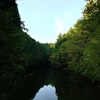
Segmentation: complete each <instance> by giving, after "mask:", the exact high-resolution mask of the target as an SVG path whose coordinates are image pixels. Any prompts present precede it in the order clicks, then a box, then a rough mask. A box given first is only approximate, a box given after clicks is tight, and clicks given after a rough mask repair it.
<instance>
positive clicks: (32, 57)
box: [0, 0, 100, 100]
mask: <svg viewBox="0 0 100 100" xmlns="http://www.w3.org/2000/svg"><path fill="white" fill-rule="evenodd" d="M86 2H87V4H86V5H85V7H84V11H83V17H82V18H81V19H78V20H77V23H75V25H74V27H72V28H70V29H69V31H68V32H66V33H65V34H63V33H59V35H58V39H57V41H56V43H44V44H43V43H40V42H38V41H36V40H35V39H33V38H31V37H30V36H29V35H28V34H27V32H28V29H27V28H26V27H25V24H24V21H21V18H20V14H19V11H18V7H17V6H18V5H17V3H16V0H0V25H1V27H0V98H2V99H1V100H10V99H11V98H12V97H13V96H14V95H13V94H12V93H14V92H16V89H17V88H20V86H21V83H22V82H23V81H24V80H25V79H26V78H27V77H29V76H30V74H31V73H33V72H34V68H36V67H41V66H43V67H48V66H49V67H53V68H55V69H60V70H65V71H68V70H71V71H73V72H75V73H79V74H81V75H83V76H85V77H87V78H90V79H91V80H92V81H93V82H94V81H95V80H98V81H100V0H86ZM9 90H11V92H9Z"/></svg>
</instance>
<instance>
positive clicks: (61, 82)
mask: <svg viewBox="0 0 100 100" xmlns="http://www.w3.org/2000/svg"><path fill="white" fill-rule="evenodd" d="M54 76H55V81H54V84H55V88H56V93H57V95H58V100H99V99H100V90H99V88H98V87H97V86H95V85H94V84H92V83H90V82H89V80H88V79H86V78H84V77H82V76H79V75H77V74H73V73H71V72H64V71H60V70H55V71H54Z"/></svg>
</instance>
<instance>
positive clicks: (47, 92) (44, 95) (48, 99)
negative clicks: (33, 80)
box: [32, 85, 57, 100]
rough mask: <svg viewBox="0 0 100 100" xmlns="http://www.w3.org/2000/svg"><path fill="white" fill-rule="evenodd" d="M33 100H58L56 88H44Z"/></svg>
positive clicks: (49, 86)
mask: <svg viewBox="0 0 100 100" xmlns="http://www.w3.org/2000/svg"><path fill="white" fill-rule="evenodd" d="M32 100H57V96H56V94H55V87H52V86H51V85H48V86H43V87H42V88H41V89H40V90H39V92H38V93H37V94H36V96H35V98H34V99H32Z"/></svg>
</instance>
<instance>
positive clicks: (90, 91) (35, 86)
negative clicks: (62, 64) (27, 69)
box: [13, 68, 100, 100]
mask: <svg viewBox="0 0 100 100" xmlns="http://www.w3.org/2000/svg"><path fill="white" fill-rule="evenodd" d="M16 93H17V96H15V98H14V99H13V100H30V99H31V100H100V88H99V87H98V86H97V85H96V84H93V83H91V82H90V81H89V80H88V79H86V78H84V77H82V76H80V75H78V74H75V73H72V72H69V71H67V72H66V71H61V70H54V69H53V70H52V69H46V68H45V69H43V68H41V69H36V70H34V73H33V74H32V75H31V77H29V78H28V79H27V80H26V81H25V82H24V84H23V86H22V88H21V89H19V90H18V91H17V92H16ZM56 95H57V96H56Z"/></svg>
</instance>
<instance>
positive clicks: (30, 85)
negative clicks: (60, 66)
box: [13, 68, 48, 100]
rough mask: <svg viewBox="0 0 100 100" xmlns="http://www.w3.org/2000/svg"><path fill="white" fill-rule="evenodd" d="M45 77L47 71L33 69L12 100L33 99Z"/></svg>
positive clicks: (42, 84)
mask: <svg viewBox="0 0 100 100" xmlns="http://www.w3.org/2000/svg"><path fill="white" fill-rule="evenodd" d="M47 76H48V71H47V69H44V68H39V69H34V73H33V74H32V75H31V76H30V77H29V78H27V79H26V80H25V81H24V83H23V84H22V87H21V88H20V89H18V92H17V94H16V97H15V98H14V99H13V100H30V99H32V98H34V97H35V95H36V93H37V92H38V91H39V89H40V88H41V87H43V86H44V84H45V80H46V77H47Z"/></svg>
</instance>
